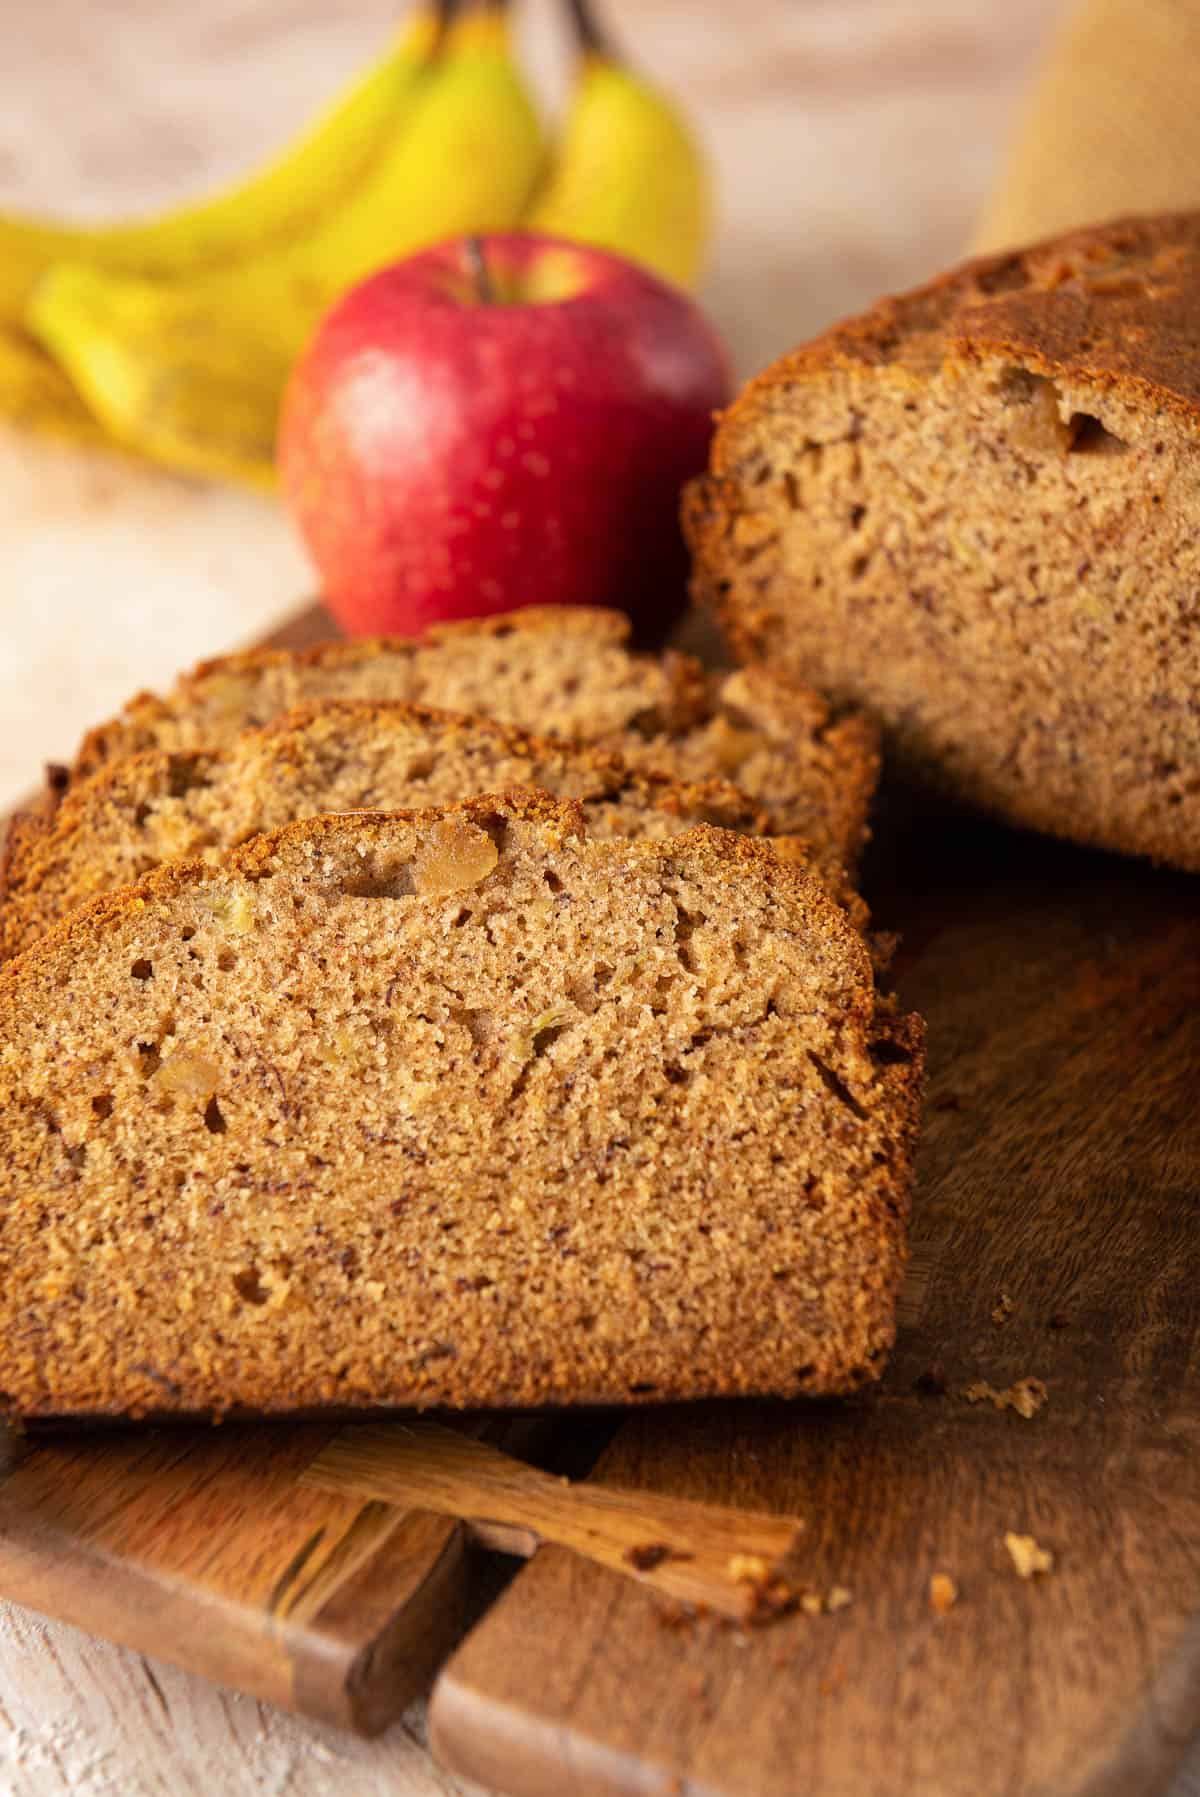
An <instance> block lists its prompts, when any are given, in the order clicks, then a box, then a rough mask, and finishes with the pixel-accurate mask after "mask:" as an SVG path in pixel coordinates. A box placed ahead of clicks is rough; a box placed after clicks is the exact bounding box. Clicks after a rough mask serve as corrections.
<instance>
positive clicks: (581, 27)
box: [567, 0, 622, 62]
mask: <svg viewBox="0 0 1200 1797" xmlns="http://www.w3.org/2000/svg"><path fill="white" fill-rule="evenodd" d="M567 14H568V16H569V18H570V20H571V25H572V27H573V29H574V32H575V41H576V43H577V44H578V45H579V49H580V52H581V54H582V55H584V56H603V57H604V58H605V59H606V61H609V62H620V61H621V60H622V59H621V57H620V55H619V54H618V51H617V48H616V46H615V44H614V43H613V41H612V39H611V37H609V35H608V33H607V31H605V29H604V27H603V26H602V25H601V24H600V22H599V20H598V19H597V18H596V15H595V13H594V12H593V10H592V5H591V0H567Z"/></svg>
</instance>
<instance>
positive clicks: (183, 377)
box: [26, 0, 542, 485]
mask: <svg viewBox="0 0 1200 1797" xmlns="http://www.w3.org/2000/svg"><path fill="white" fill-rule="evenodd" d="M541 157H542V141H541V134H540V129H539V126H538V121H537V115H536V112H535V109H534V106H533V103H532V101H531V99H530V96H529V93H528V91H527V89H526V87H525V84H524V82H523V80H522V78H521V75H520V73H519V71H518V69H517V67H516V65H515V63H514V61H513V59H512V55H511V51H510V47H509V42H508V35H507V31H506V21H505V18H504V15H503V8H502V5H500V4H497V0H485V3H484V4H483V5H477V6H475V7H470V6H468V8H467V9H466V10H465V11H463V12H462V13H460V14H459V15H458V16H457V17H455V18H454V19H453V21H452V23H451V24H450V26H449V28H448V30H447V33H446V36H445V39H444V44H443V48H442V51H441V55H440V57H439V60H438V63H437V66H436V68H435V70H434V72H433V73H432V74H431V76H430V78H429V79H428V81H427V82H426V83H425V84H424V85H423V87H422V88H421V90H420V92H419V94H418V95H417V98H416V100H415V102H414V105H413V107H412V110H411V113H410V115H409V120H408V126H407V129H406V130H405V132H404V133H403V134H402V136H401V137H400V138H399V139H398V141H397V142H396V143H395V144H394V145H393V146H392V147H391V148H390V149H389V151H388V152H387V154H386V155H384V156H381V157H380V158H379V159H378V160H377V161H376V163H375V165H374V166H373V168H372V169H371V171H370V174H369V176H368V178H367V179H366V180H365V181H364V182H363V183H362V185H361V186H360V187H359V188H358V189H357V191H356V192H355V194H354V195H353V197H352V198H351V199H349V200H348V201H347V202H346V204H345V205H343V206H342V207H341V208H340V209H338V210H337V211H336V212H335V213H334V214H333V215H331V216H330V217H329V218H327V219H325V220H323V221H322V222H321V223H320V224H319V225H318V226H317V227H316V228H314V229H313V230H312V231H311V232H310V233H308V234H307V235H306V236H304V237H302V238H300V239H298V240H297V241H295V242H294V243H290V244H288V245H285V246H284V247H282V248H280V249H278V250H276V251H274V252H273V253H271V254H268V255H264V256H262V257H260V258H256V259H254V260H252V261H247V262H243V263H241V264H239V265H238V267H237V268H236V269H231V270H229V271H228V272H225V271H219V272H214V273H212V274H209V275H203V276H199V277H197V278H196V279H194V280H190V281H187V282H170V283H157V282H152V281H143V280H133V279H128V278H125V277H122V276H114V275H110V274H107V273H106V272H105V271H103V270H100V269H95V268H90V267H88V266H86V265H85V264H81V263H74V262H70V263H62V264H60V265H58V266H57V267H55V268H52V269H51V270H50V271H49V272H48V273H47V274H46V275H45V276H44V277H43V279H42V280H41V281H40V282H39V283H38V286H37V287H36V289H35V291H34V294H33V297H32V299H31V301H30V305H29V307H28V310H27V314H26V318H27V323H28V326H29V328H30V330H31V331H32V332H33V334H34V336H35V337H36V338H37V339H38V340H39V341H40V342H41V343H43V344H44V345H45V346H46V348H48V349H49V350H50V351H51V352H52V354H53V355H54V356H55V357H56V358H57V360H58V361H59V362H60V363H61V365H62V366H63V367H64V368H65V369H66V370H67V372H68V373H69V374H70V376H71V379H72V380H73V382H74V383H75V385H76V387H77V388H78V389H79V391H80V393H81V394H82V395H83V397H84V398H85V400H86V401H87V403H88V405H89V407H90V408H91V409H92V411H93V412H94V413H95V414H96V416H97V417H98V418H99V419H100V420H101V421H102V423H103V424H104V425H105V427H106V428H107V429H108V430H109V432H111V434H112V436H113V437H114V438H116V440H117V441H118V442H120V443H123V444H125V445H126V446H128V447H130V448H135V449H137V450H140V451H141V452H142V453H143V454H145V455H148V456H150V457H151V458H152V459H153V460H155V461H159V462H163V463H165V464H166V465H167V466H169V467H173V468H178V469H181V470H184V471H186V472H191V473H201V474H209V475H212V474H218V475H226V476H229V477H231V478H234V479H239V480H243V481H249V482H251V483H253V484H255V485H265V484H269V483H270V481H271V479H272V454H273V448H274V438H275V428H276V422H277V416H278V407H279V400H280V398H281V396H282V391H283V386H284V382H285V380H286V376H287V372H288V369H289V367H290V365H291V363H292V361H293V360H294V359H295V356H296V355H297V354H298V353H299V351H300V350H301V349H302V348H303V346H304V344H305V342H306V341H307V339H308V337H309V335H310V333H311V332H312V330H313V328H314V326H315V324H316V323H317V321H318V319H319V318H320V315H321V313H322V312H323V311H324V310H325V309H326V307H327V306H328V305H329V304H330V303H331V302H332V301H333V300H334V299H336V298H337V297H338V295H339V294H340V293H342V292H343V291H344V290H345V289H346V288H348V287H350V286H352V285H353V284H354V283H355V282H356V281H358V280H360V279H361V278H362V277H363V276H365V275H367V274H369V273H371V272H372V271H373V270H374V269H376V268H379V267H381V266H383V265H384V264H386V263H388V262H391V261H393V260H395V259H396V258H397V257H399V256H403V255H405V254H407V253H408V252H409V251H411V250H413V249H416V248H418V247H421V246H423V245H425V244H427V243H431V242H434V241H436V240H438V239H439V238H442V237H449V236H454V235H457V234H459V233H461V232H468V233H475V232H487V231H495V230H503V229H510V228H511V227H512V226H513V225H514V224H515V223H516V222H517V220H518V219H519V218H520V216H521V213H522V211H523V209H524V207H525V206H526V205H527V203H528V200H529V196H530V193H531V191H532V189H533V187H534V185H535V183H536V180H537V176H538V173H539V171H540V167H541Z"/></svg>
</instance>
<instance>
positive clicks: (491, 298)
mask: <svg viewBox="0 0 1200 1797" xmlns="http://www.w3.org/2000/svg"><path fill="white" fill-rule="evenodd" d="M466 251H467V267H468V268H469V270H470V274H471V279H472V280H473V281H474V283H475V293H476V297H477V298H478V300H479V303H480V305H481V306H494V305H495V304H496V289H495V287H494V286H493V285H492V271H491V269H490V268H489V267H488V265H487V257H486V256H485V255H484V253H483V238H482V237H468V238H467V241H466Z"/></svg>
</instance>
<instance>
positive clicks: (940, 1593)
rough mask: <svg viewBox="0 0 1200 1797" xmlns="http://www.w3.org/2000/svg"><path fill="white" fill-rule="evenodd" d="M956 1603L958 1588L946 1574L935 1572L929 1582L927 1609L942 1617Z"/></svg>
mask: <svg viewBox="0 0 1200 1797" xmlns="http://www.w3.org/2000/svg"><path fill="white" fill-rule="evenodd" d="M957 1602H958V1586H957V1585H956V1584H955V1582H954V1580H953V1579H952V1578H951V1577H950V1574H949V1573H948V1572H935V1573H934V1575H933V1577H932V1578H931V1579H930V1581H929V1608H930V1609H931V1610H934V1611H936V1612H937V1614H938V1615H939V1616H944V1615H945V1614H946V1611H947V1610H952V1609H953V1608H954V1606H955V1604H956V1603H957Z"/></svg>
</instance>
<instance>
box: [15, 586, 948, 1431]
mask: <svg viewBox="0 0 1200 1797" xmlns="http://www.w3.org/2000/svg"><path fill="white" fill-rule="evenodd" d="M877 771H878V752H877V745H876V740H875V735H874V731H873V728H872V727H871V726H870V725H869V724H867V723H866V722H865V721H864V720H863V718H862V717H861V716H859V715H857V714H854V713H852V712H851V713H846V714H843V715H836V714H834V713H833V712H832V711H831V709H830V708H829V707H828V706H827V705H826V704H825V703H824V702H823V701H822V700H821V699H820V697H819V696H818V695H816V694H815V693H813V692H812V691H811V690H809V689H807V688H805V687H803V686H801V685H799V684H798V683H796V682H794V681H792V680H790V679H787V678H780V677H778V676H776V675H774V674H772V673H770V672H769V671H768V670H767V669H765V668H763V667H749V668H743V669H741V670H739V671H737V672H735V673H733V674H713V673H710V672H708V671H706V670H705V669H703V668H702V667H701V666H700V665H699V664H698V663H696V662H694V661H692V660H691V659H689V658H688V657H685V656H681V655H678V654H671V653H669V654H667V655H664V656H649V655H642V654H636V653H634V652H633V651H632V650H631V649H630V648H629V646H628V643H627V640H626V627H625V623H624V620H623V619H621V618H619V617H618V616H616V615H615V614H609V613H600V612H587V611H579V610H572V611H561V612H560V611H546V610H540V611H539V610H532V611H528V612H521V613H517V614H514V615H512V616H510V617H507V618H504V619H499V620H492V621H491V622H489V623H486V624H480V625H476V626H455V627H451V628H447V629H443V630H439V631H435V632H432V633H430V634H429V635H428V636H426V637H424V638H422V639H420V640H419V641H416V642H407V641H398V640H382V641H373V642H359V643H338V644H330V645H327V646H324V647H322V648H320V649H317V650H314V651H310V652H308V653H307V654H300V655H297V654H289V653H284V652H271V651H264V652H258V653H252V654H248V655H242V656H234V657H231V658H227V659H226V660H224V661H220V662H216V663H210V664H207V665H206V666H203V667H201V668H200V669H198V670H196V671H195V672H194V673H192V674H190V675H188V676H186V677H184V678H183V679H182V680H181V681H180V682H179V683H178V685H177V686H176V687H175V689H174V690H173V691H172V692H171V693H170V694H168V695H167V696H166V697H165V698H156V697H153V696H151V695H141V696H139V697H138V698H136V699H135V700H133V701H132V702H131V703H130V705H129V706H127V707H126V709H125V711H124V712H123V713H122V714H121V715H120V716H119V717H118V718H116V719H114V720H113V721H112V722H110V723H109V724H107V725H104V726H102V727H101V728H100V729H98V730H95V731H93V732H92V733H91V735H90V736H88V737H87V738H86V739H85V742H84V745H83V747H82V749H81V752H80V755H79V757H78V758H77V761H76V763H75V765H74V766H73V767H72V768H71V769H69V770H64V771H62V772H61V774H60V775H59V776H58V777H57V778H56V779H55V780H54V781H53V782H52V784H51V786H50V787H49V788H48V790H47V793H46V795H45V796H44V798H43V800H42V801H41V802H40V803H39V804H38V805H37V806H35V807H33V808H32V809H31V810H30V811H29V812H28V813H27V814H26V815H25V816H24V817H23V818H20V819H18V820H17V822H16V823H15V824H14V826H13V828H12V830H11V832H10V837H9V843H8V850H7V856H6V869H5V875H6V877H5V891H4V898H3V906H2V909H0V954H2V955H3V956H4V957H5V961H4V965H3V967H0V1116H2V1119H3V1121H2V1123H0V1131H2V1133H3V1137H4V1142H3V1159H2V1165H0V1344H2V1346H3V1355H2V1357H0V1407H2V1408H3V1409H5V1410H7V1411H8V1412H9V1413H10V1414H12V1415H15V1416H19V1417H43V1416H58V1417H65V1416H96V1415H106V1414H107V1415H142V1414H147V1413H163V1414H204V1415H222V1414H226V1413H236V1412H244V1413H254V1414H263V1413H269V1412H296V1411H300V1410H304V1411H308V1410H312V1409H314V1408H320V1407H324V1406H336V1407H339V1408H347V1407H350V1408H355V1409H365V1408H394V1407H397V1406H408V1405H421V1406H428V1405H456V1406H480V1405H507V1404H523V1405H524V1404H542V1403H572V1402H575V1403H578V1402H604V1403H609V1402H628V1401H634V1400H639V1399H641V1400H644V1399H656V1398H683V1397H697V1396H703V1395H712V1394H739V1393H751V1392H755V1393H778V1394H781V1395H790V1394H793V1393H800V1392H815V1393H832V1392H844V1391H848V1390H851V1389H854V1388H855V1387H857V1386H858V1385H860V1384H862V1383H863V1382H864V1381H867V1380H869V1379H871V1378H872V1377H874V1376H876V1375H877V1374H878V1372H879V1370H880V1368H881V1366H882V1363H883V1359H884V1357H885V1355H886V1352H887V1349H888V1346H889V1344H890V1342H891V1339H892V1334H893V1330H894V1310H895V1294H896V1290H897V1286H898V1283H899V1279H900V1276H901V1273H902V1270H903V1264H904V1252H905V1221H906V1215H907V1209H908V1200H909V1189H910V1184H911V1167H912V1154H913V1147H914V1139H915V1133H916V1127H917V1119H918V1108H919V1088H920V1078H921V1067H922V1046H921V1030H920V1024H919V1020H917V1019H915V1018H911V1017H908V1018H906V1017H902V1016H900V1015H899V1014H898V1013H897V1012H896V1009H895V1006H894V1004H893V1002H892V1001H891V1000H890V999H889V998H888V997H887V996H886V995H881V993H880V992H879V991H878V990H877V975H876V971H875V967H874V964H873V960H872V954H871V951H870V947H869V945H868V943H867V942H866V941H865V940H864V937H863V935H862V931H861V928H860V925H861V921H862V911H861V907H860V905H859V904H858V902H857V900H856V898H855V895H854V891H853V880H854V872H855V867H856V862H857V858H858V855H859V852H860V850H861V847H862V844H863V841H864V839H865V835H866V829H867V814H868V809H869V805H870V799H871V795H872V791H873V788H874V784H875V780H876V777H877Z"/></svg>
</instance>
